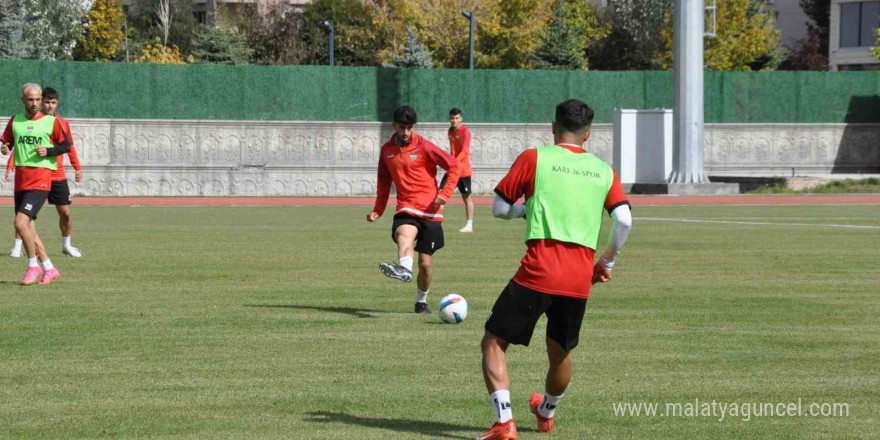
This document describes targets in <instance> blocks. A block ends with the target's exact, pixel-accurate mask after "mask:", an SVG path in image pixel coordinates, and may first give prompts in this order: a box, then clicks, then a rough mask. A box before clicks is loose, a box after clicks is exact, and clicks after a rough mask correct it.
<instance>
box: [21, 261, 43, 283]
mask: <svg viewBox="0 0 880 440" xmlns="http://www.w3.org/2000/svg"><path fill="white" fill-rule="evenodd" d="M41 272H42V270H40V268H39V267H37V266H33V267H28V268H27V272H25V273H24V278H22V279H21V284H22V285H24V286H30V285H31V284H34V283H36V282H37V278H39V277H40V273H41Z"/></svg>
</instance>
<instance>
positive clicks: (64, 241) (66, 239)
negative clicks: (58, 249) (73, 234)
mask: <svg viewBox="0 0 880 440" xmlns="http://www.w3.org/2000/svg"><path fill="white" fill-rule="evenodd" d="M61 246H64V247H70V237H61Z"/></svg>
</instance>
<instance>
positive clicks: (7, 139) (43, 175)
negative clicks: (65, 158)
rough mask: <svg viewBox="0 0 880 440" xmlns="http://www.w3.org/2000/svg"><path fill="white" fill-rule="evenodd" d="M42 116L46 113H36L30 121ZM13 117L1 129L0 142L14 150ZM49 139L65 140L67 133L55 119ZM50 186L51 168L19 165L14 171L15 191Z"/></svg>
mask: <svg viewBox="0 0 880 440" xmlns="http://www.w3.org/2000/svg"><path fill="white" fill-rule="evenodd" d="M43 116H46V115H44V114H43V113H42V112H41V113H37V115H36V116H34V117H33V119H31V121H38V120H40V119H41V118H42V117H43ZM13 119H15V116H13V117H11V118H9V123H7V124H6V130H3V135H2V136H0V142H3V143H4V144H9V145H12V148H13V151H14V148H15V137H14V136H13V135H12V120H13ZM50 140H51V141H52V143H53V144H56V145H57V144H59V143H61V142H64V141H65V140H67V135H66V134H65V132H64V130H63V129H62V128H61V123H60V122H59V121H58V120H57V119H56V120H55V126H54V127H53V128H52V136H51V137H50ZM51 186H52V170H50V169H48V168H37V167H21V168H19V169H18V170H16V172H15V189H14V191H15V192H18V191H30V190H36V191H49V188H51Z"/></svg>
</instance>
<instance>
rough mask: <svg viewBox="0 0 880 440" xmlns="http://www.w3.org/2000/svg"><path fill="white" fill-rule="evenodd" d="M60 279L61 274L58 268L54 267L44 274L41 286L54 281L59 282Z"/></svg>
mask: <svg viewBox="0 0 880 440" xmlns="http://www.w3.org/2000/svg"><path fill="white" fill-rule="evenodd" d="M58 278H61V272H58V268H57V267H53V268H51V269H49V270H47V271H46V272H45V273H43V279H41V280H40V285H41V286H43V285H46V284H49V283H51V282H52V281H55V280H57V279H58Z"/></svg>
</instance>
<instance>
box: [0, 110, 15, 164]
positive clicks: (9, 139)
mask: <svg viewBox="0 0 880 440" xmlns="http://www.w3.org/2000/svg"><path fill="white" fill-rule="evenodd" d="M13 119H15V116H13V117H11V118H9V122H8V123H7V124H6V129H5V130H3V135H2V136H0V153H3V154H4V155H5V154H9V152H10V151H12V148H13V145H14V144H15V142H13V139H15V138H14V137H13V136H12V120H13Z"/></svg>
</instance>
